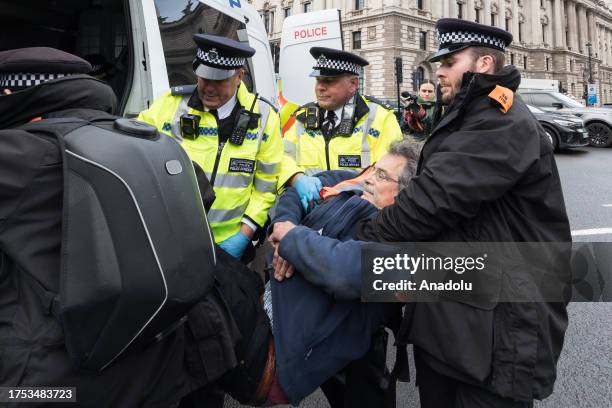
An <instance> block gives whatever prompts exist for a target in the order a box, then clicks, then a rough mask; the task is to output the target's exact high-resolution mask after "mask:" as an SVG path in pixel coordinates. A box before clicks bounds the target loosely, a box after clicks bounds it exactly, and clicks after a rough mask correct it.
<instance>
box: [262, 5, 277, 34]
mask: <svg viewBox="0 0 612 408" xmlns="http://www.w3.org/2000/svg"><path fill="white" fill-rule="evenodd" d="M259 15H260V16H261V18H262V19H263V22H264V27H266V31H267V32H268V34H272V33H273V32H274V12H273V11H270V10H264V11H261V12H259Z"/></svg>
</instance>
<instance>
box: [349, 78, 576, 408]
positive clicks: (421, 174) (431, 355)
mask: <svg viewBox="0 0 612 408" xmlns="http://www.w3.org/2000/svg"><path fill="white" fill-rule="evenodd" d="M519 83H520V74H519V72H518V71H517V70H516V69H515V68H514V67H506V68H504V69H503V70H502V71H501V72H500V73H499V75H482V74H474V73H469V72H468V73H466V74H465V75H464V76H463V85H462V87H461V89H460V92H459V94H458V95H457V96H456V98H455V99H454V100H453V102H452V103H451V105H450V106H448V108H447V109H446V112H445V114H444V116H443V117H442V118H441V120H440V121H439V123H438V124H437V126H436V127H435V128H434V130H433V132H432V135H431V137H430V138H429V139H428V140H427V142H426V143H425V145H424V147H423V151H422V154H421V158H420V160H419V167H418V175H417V176H416V177H415V178H414V179H413V180H412V181H411V183H410V184H409V186H408V187H406V188H405V189H403V190H402V191H401V192H400V194H399V196H398V197H397V199H396V202H395V204H394V205H392V206H389V207H387V208H385V209H383V210H382V211H381V213H380V215H379V216H378V217H377V218H375V219H374V220H372V221H370V222H366V223H363V224H362V225H361V226H360V235H359V238H361V239H364V240H375V241H407V242H408V241H446V242H549V241H560V242H569V241H571V235H570V229H569V222H568V219H567V215H566V211H565V205H564V201H563V194H562V191H561V183H560V180H559V174H558V172H557V167H556V164H555V160H554V156H553V152H552V147H551V145H550V143H548V142H547V141H546V138H545V137H544V132H543V130H542V128H541V127H540V126H539V125H538V122H537V121H536V120H535V119H534V118H533V116H532V115H531V114H530V113H529V110H528V109H527V107H526V105H525V104H524V103H523V102H522V101H521V100H520V99H519V98H515V99H514V103H513V105H512V107H511V108H510V109H509V111H508V112H507V113H502V112H501V111H500V105H499V104H498V102H496V101H494V100H493V99H492V98H490V97H489V96H488V95H489V93H490V92H491V91H492V90H493V89H494V88H495V86H496V85H498V84H499V85H501V86H503V87H506V88H509V89H510V90H512V91H513V92H514V91H516V88H517V87H518V85H519ZM407 310H408V311H410V312H411V313H412V315H411V319H410V318H409V317H410V313H408V315H407V317H408V319H405V322H406V324H404V329H405V330H406V331H407V336H406V338H404V339H403V340H408V341H409V342H411V343H414V344H415V346H416V349H417V350H418V351H419V352H421V353H422V355H423V357H424V359H425V360H426V361H427V363H428V364H429V365H430V366H431V367H433V368H434V369H435V370H436V371H438V372H440V373H442V374H445V375H448V376H451V377H453V378H456V379H458V380H460V381H465V382H469V383H472V384H476V385H480V386H482V387H485V388H487V389H489V390H491V391H493V392H495V393H497V394H499V395H501V396H504V397H511V398H514V399H518V400H531V399H533V398H537V399H541V398H545V397H547V396H548V395H550V394H551V393H552V391H553V384H554V381H555V378H556V363H557V360H558V358H559V354H560V352H561V348H562V345H563V338H564V333H565V329H566V327H567V313H566V307H565V304H564V303H499V304H497V306H495V307H494V308H493V309H490V308H478V307H474V306H473V305H467V304H463V303H459V302H438V303H416V304H412V305H409V306H408V308H407Z"/></svg>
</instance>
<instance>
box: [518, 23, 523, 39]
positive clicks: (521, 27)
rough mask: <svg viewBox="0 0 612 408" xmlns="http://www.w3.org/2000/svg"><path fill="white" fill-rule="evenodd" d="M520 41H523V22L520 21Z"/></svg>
mask: <svg viewBox="0 0 612 408" xmlns="http://www.w3.org/2000/svg"><path fill="white" fill-rule="evenodd" d="M518 35H519V42H523V23H521V22H519V32H518Z"/></svg>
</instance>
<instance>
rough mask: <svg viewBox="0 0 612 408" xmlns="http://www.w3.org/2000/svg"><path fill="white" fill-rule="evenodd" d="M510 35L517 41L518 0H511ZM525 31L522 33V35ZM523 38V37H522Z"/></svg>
mask: <svg viewBox="0 0 612 408" xmlns="http://www.w3.org/2000/svg"><path fill="white" fill-rule="evenodd" d="M511 28H512V35H513V36H514V38H515V39H516V41H517V42H518V39H519V7H518V0H512V27H511ZM524 35H525V33H523V36H524ZM523 39H524V38H523Z"/></svg>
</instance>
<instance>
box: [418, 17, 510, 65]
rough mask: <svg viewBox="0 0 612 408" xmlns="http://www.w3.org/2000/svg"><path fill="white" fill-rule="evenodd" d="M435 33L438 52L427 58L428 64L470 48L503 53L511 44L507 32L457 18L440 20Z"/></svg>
mask: <svg viewBox="0 0 612 408" xmlns="http://www.w3.org/2000/svg"><path fill="white" fill-rule="evenodd" d="M436 31H437V36H438V42H439V43H440V46H439V48H438V52H436V53H435V54H434V55H432V56H431V57H430V58H429V61H430V62H438V61H440V59H441V58H442V57H444V56H446V55H451V54H454V53H456V52H458V51H461V50H464V49H466V48H467V47H472V46H477V47H487V48H493V49H496V50H498V51H502V52H503V51H505V50H506V47H507V46H509V45H510V43H511V42H512V34H510V33H509V32H508V31H505V30H502V29H501V28H497V27H491V26H488V25H484V24H478V23H474V22H472V21H465V20H460V19H458V18H441V19H440V20H438V22H437V23H436Z"/></svg>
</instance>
